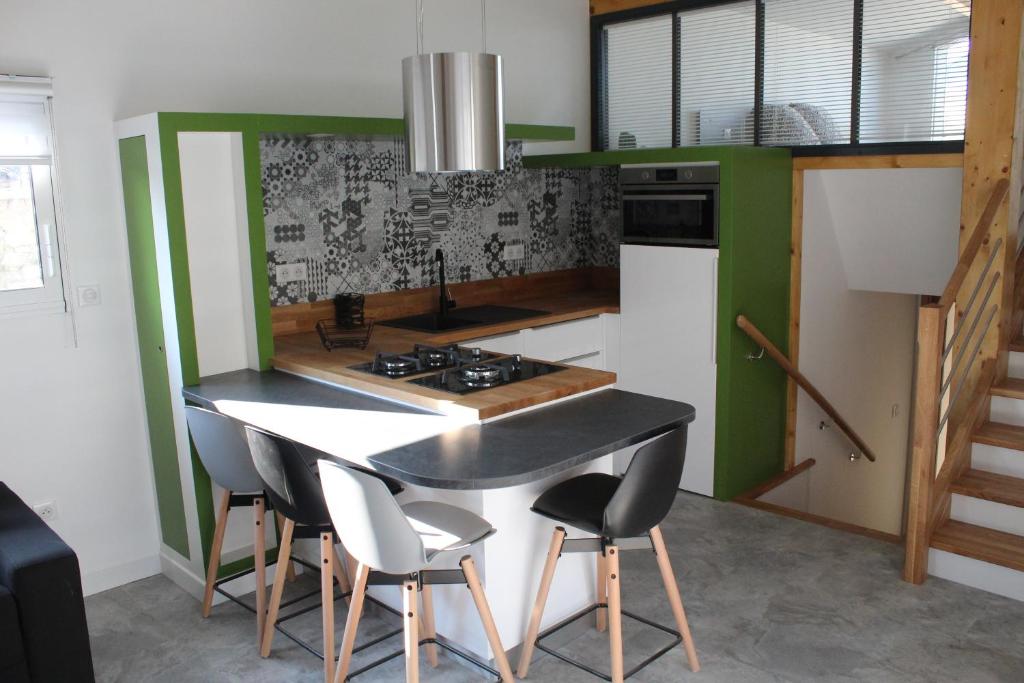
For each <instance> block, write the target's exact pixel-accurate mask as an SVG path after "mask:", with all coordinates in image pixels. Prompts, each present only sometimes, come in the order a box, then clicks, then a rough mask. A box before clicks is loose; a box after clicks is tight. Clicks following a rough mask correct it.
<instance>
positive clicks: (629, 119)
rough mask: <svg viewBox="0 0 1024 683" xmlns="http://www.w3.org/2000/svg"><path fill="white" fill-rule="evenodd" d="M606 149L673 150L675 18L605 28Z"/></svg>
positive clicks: (664, 17) (667, 16) (668, 16)
mask: <svg viewBox="0 0 1024 683" xmlns="http://www.w3.org/2000/svg"><path fill="white" fill-rule="evenodd" d="M604 41H605V43H604V48H605V64H606V73H605V88H606V91H605V92H606V96H605V102H606V108H605V121H606V125H605V145H604V146H605V148H606V149H625V148H631V147H671V146H672V16H671V15H662V16H657V17H651V18H648V19H640V20H636V21H628V22H623V23H619V24H611V25H609V26H606V27H605V29H604Z"/></svg>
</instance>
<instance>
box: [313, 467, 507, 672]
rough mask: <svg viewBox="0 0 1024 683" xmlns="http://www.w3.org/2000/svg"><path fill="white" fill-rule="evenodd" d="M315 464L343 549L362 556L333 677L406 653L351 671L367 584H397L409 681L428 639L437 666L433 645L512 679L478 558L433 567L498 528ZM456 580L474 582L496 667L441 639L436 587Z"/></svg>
mask: <svg viewBox="0 0 1024 683" xmlns="http://www.w3.org/2000/svg"><path fill="white" fill-rule="evenodd" d="M318 464H319V467H320V482H321V484H322V485H323V489H324V497H325V498H326V500H327V507H328V509H329V510H330V513H331V518H332V519H333V520H335V528H337V530H338V533H339V534H340V535H341V540H342V543H344V545H345V548H346V549H347V550H348V551H349V553H351V554H352V555H353V556H355V558H356V559H357V560H358V561H359V566H358V567H357V569H356V576H355V579H354V580H353V589H352V604H351V605H350V606H349V611H348V620H347V622H346V624H345V635H344V637H343V639H342V644H341V655H340V657H339V661H338V668H337V670H336V672H335V676H334V683H342V682H343V681H345V680H348V679H349V678H352V677H354V676H356V675H358V674H361V673H363V672H364V671H367V670H369V669H371V668H373V667H375V666H377V665H379V664H382V663H384V662H385V661H388V660H389V659H392V658H393V657H397V656H399V655H400V654H402V651H399V652H396V653H394V654H392V655H389V656H386V657H384V658H383V659H380V660H377V661H376V662H373V663H372V664H370V665H368V666H365V667H363V668H362V669H359V670H358V671H353V672H351V673H349V667H350V665H351V661H352V652H353V647H354V645H355V638H356V630H357V629H358V628H359V618H360V616H361V613H362V608H363V600H364V598H365V596H366V587H367V586H368V585H394V584H396V583H397V584H400V585H401V586H402V598H403V610H402V612H403V619H404V622H405V624H404V626H405V629H404V630H405V649H404V653H405V671H406V681H407V682H408V683H416V681H418V680H419V646H420V645H428V650H427V655H428V659H429V661H430V663H431V665H432V666H436V665H437V650H436V648H437V647H438V646H440V647H443V648H444V649H445V650H448V651H449V652H451V653H453V654H455V655H456V656H459V657H462V658H463V659H466V660H467V661H471V662H473V663H474V664H476V665H477V666H480V667H481V668H483V669H485V670H487V671H489V672H490V673H492V674H493V675H495V676H499V677H500V678H501V680H502V681H504V683H512V681H513V678H512V668H511V667H510V666H509V663H508V659H507V657H506V656H505V649H504V648H503V647H502V644H501V638H500V637H499V636H498V629H497V628H496V627H495V624H494V618H493V616H492V615H491V609H490V607H489V606H488V604H487V597H486V595H485V594H484V589H483V587H482V586H481V585H480V578H479V576H478V575H477V571H476V565H475V564H474V563H473V558H472V557H470V556H469V555H466V556H464V557H463V558H462V559H461V561H460V562H459V567H460V569H433V568H431V565H432V563H433V562H434V560H436V559H437V558H438V557H439V556H440V555H441V554H442V553H445V552H450V551H454V550H463V549H466V548H469V547H470V546H473V545H475V544H477V543H479V542H481V541H483V540H484V539H485V538H487V537H488V536H490V535H491V534H493V533H494V532H495V530H494V527H492V526H491V525H490V524H489V523H488V522H487V520H485V519H482V518H481V517H478V516H477V515H475V514H473V513H472V512H469V511H468V510H463V509H462V508H458V507H455V506H452V505H446V504H444V503H437V502H431V501H416V502H412V503H407V504H405V505H399V504H398V501H396V500H395V498H394V496H392V495H391V493H390V492H389V491H388V489H387V487H385V486H384V484H383V483H382V482H381V481H380V480H379V479H377V478H375V477H373V476H372V475H369V474H366V473H364V472H359V471H356V470H353V469H351V468H348V467H344V466H341V465H338V464H337V463H334V462H331V461H328V460H320V461H319V463H318ZM453 583H459V584H461V583H464V584H466V586H467V587H468V588H469V590H470V592H471V594H472V596H473V602H474V603H475V604H476V608H477V611H478V612H479V613H480V620H481V621H482V622H483V627H484V631H485V632H486V634H487V640H488V642H489V643H490V646H491V649H492V650H493V651H494V661H495V664H496V665H497V667H498V668H497V670H495V669H493V668H491V667H490V666H487V665H486V664H484V663H483V662H480V661H478V660H476V659H475V658H474V657H472V656H471V655H469V654H467V653H464V652H462V651H460V650H458V649H455V648H453V647H451V646H450V645H448V644H446V643H444V642H441V641H439V640H438V639H437V634H436V632H435V630H434V609H433V597H432V594H431V586H432V585H435V584H453ZM419 592H422V594H423V614H422V620H423V637H422V638H421V637H420V634H419V622H420V610H419V599H418V597H417V596H418V593H419Z"/></svg>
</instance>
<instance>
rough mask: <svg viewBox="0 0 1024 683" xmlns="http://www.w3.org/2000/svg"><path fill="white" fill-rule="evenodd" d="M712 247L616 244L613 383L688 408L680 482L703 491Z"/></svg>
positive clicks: (711, 352)
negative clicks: (617, 336) (617, 325)
mask: <svg viewBox="0 0 1024 683" xmlns="http://www.w3.org/2000/svg"><path fill="white" fill-rule="evenodd" d="M717 266H718V250H717V249H690V248H683V247H647V246H638V245H623V246H622V247H621V275H620V278H621V284H620V287H621V316H620V322H621V328H622V329H621V340H622V348H621V358H620V361H619V366H620V370H619V382H618V386H619V388H621V389H625V390H627V391H635V392H638V393H642V394H649V395H651V396H658V397H661V398H668V399H672V400H676V401H683V402H686V403H689V404H691V405H693V406H694V408H696V410H697V419H696V420H695V421H694V422H693V423H692V424H691V425H690V427H689V435H688V443H687V447H686V465H685V467H684V468H683V478H682V481H681V482H680V487H681V488H683V489H685V490H687V491H693V492H695V493H701V494H703V495H706V496H710V495H712V494H713V492H714V465H715V382H716V365H715V334H716V325H715V321H716V319H717V310H716V309H717V291H718V287H717V274H718V267H717Z"/></svg>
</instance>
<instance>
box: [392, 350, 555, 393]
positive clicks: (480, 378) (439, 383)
mask: <svg viewBox="0 0 1024 683" xmlns="http://www.w3.org/2000/svg"><path fill="white" fill-rule="evenodd" d="M561 370H565V367H563V366H561V365H551V364H550V363H541V362H538V361H533V360H523V359H522V358H521V357H520V356H508V357H506V358H499V359H497V360H491V361H488V362H483V363H470V364H466V365H461V366H459V367H456V368H449V369H446V370H444V371H443V372H437V373H434V374H432V375H426V376H424V377H417V378H416V379H412V380H409V383H410V384H418V385H420V386H424V387H427V388H429V389H437V390H439V391H446V392H448V393H452V394H469V393H472V392H474V391H481V390H483V389H492V388H494V387H500V386H504V385H506V384H512V383H514V382H521V381H523V380H527V379H533V378H534V377H540V376H541V375H550V374H552V373H555V372H559V371H561Z"/></svg>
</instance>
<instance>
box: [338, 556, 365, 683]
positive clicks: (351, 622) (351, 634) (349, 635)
mask: <svg viewBox="0 0 1024 683" xmlns="http://www.w3.org/2000/svg"><path fill="white" fill-rule="evenodd" d="M369 577H370V568H369V567H367V566H366V565H365V564H360V565H359V566H358V567H356V571H355V572H354V573H353V575H352V581H353V584H354V585H353V587H352V604H351V605H350V606H349V608H348V618H347V619H346V620H345V635H344V636H342V638H341V655H340V656H339V657H338V668H337V670H336V671H335V672H334V683H344V681H345V678H346V677H348V669H349V667H350V666H351V665H352V649H353V648H354V647H355V644H356V631H357V630H358V629H359V618H360V617H361V616H363V600H364V599H365V598H366V580H367V579H368V578H369Z"/></svg>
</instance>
